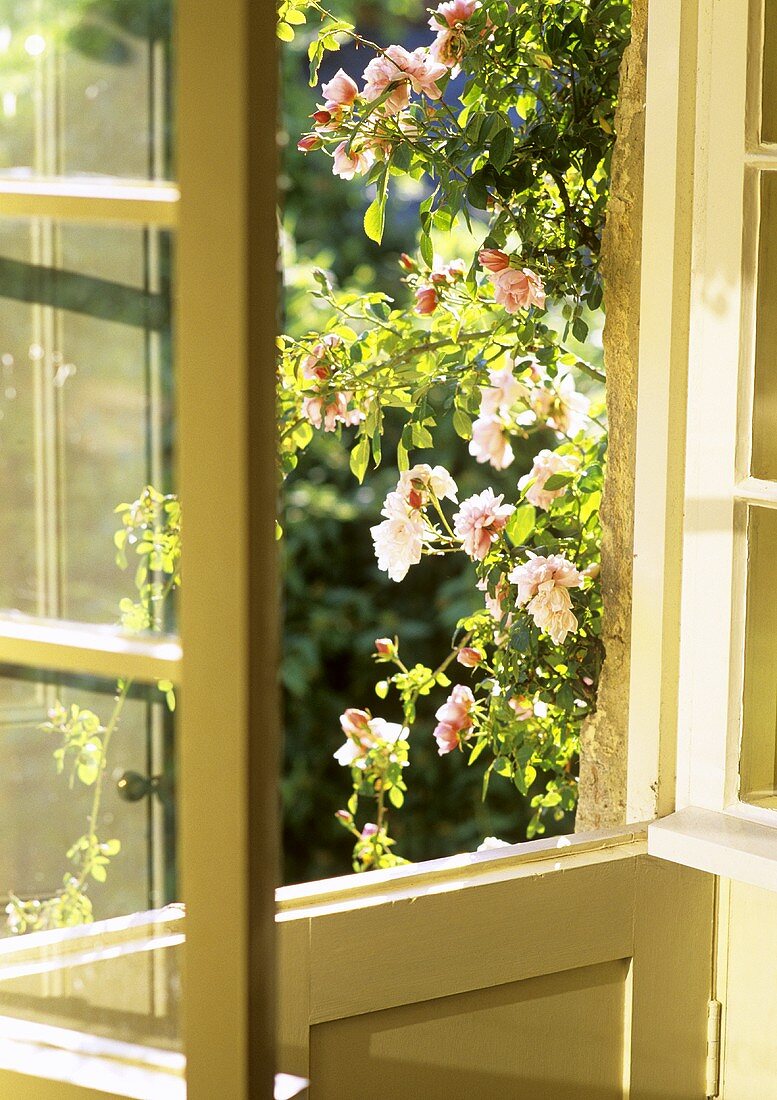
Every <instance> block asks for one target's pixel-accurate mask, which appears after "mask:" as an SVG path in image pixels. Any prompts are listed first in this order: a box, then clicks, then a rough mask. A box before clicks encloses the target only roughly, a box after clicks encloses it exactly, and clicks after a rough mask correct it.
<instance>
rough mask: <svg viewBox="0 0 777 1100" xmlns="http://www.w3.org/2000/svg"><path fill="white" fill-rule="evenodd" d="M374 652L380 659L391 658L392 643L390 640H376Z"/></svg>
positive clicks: (392, 651)
mask: <svg viewBox="0 0 777 1100" xmlns="http://www.w3.org/2000/svg"><path fill="white" fill-rule="evenodd" d="M375 652H376V653H377V654H379V656H381V657H391V656H392V655H393V653H394V643H393V642H392V640H391V638H376V639H375Z"/></svg>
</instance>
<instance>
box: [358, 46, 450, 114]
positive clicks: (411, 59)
mask: <svg viewBox="0 0 777 1100" xmlns="http://www.w3.org/2000/svg"><path fill="white" fill-rule="evenodd" d="M446 71H447V70H446V68H445V66H444V65H442V64H440V63H439V62H437V61H435V60H434V59H433V58H431V57H430V56H429V52H428V50H426V49H424V48H423V47H419V48H418V49H417V50H413V52H412V53H408V51H407V50H406V49H404V47H402V46H389V47H388V49H386V50H384V51H383V53H382V54H380V55H379V56H378V57H374V58H373V59H372V61H370V63H369V64H368V65H367V67H366V69H365V70H364V81H365V84H364V90H363V92H362V94H363V96H364V98H365V99H367V100H369V101H370V102H372V101H373V100H376V99H379V98H380V97H381V96H382V95H383V93H384V92H385V91H386V90H387V88H389V87H390V85H392V84H396V87H394V88H393V89H392V90H391V92H390V94H389V95H388V97H387V98H386V99H385V100H384V101H383V103H382V105H381V110H382V111H383V113H384V114H387V115H396V114H398V113H399V112H400V111H403V110H404V109H405V107H407V105H408V103H409V102H410V88H412V89H413V91H414V92H415V93H416V95H426V96H428V97H429V99H439V98H440V96H441V94H442V93H441V91H440V89H439V88H438V87H437V84H436V81H438V80H439V79H440V77H442V76H444V75H445V73H446Z"/></svg>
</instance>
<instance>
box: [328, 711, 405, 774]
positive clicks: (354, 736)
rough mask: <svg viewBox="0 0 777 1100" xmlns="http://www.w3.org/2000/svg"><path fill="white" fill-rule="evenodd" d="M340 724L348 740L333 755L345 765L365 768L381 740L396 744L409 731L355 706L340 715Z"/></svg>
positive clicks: (388, 743)
mask: <svg viewBox="0 0 777 1100" xmlns="http://www.w3.org/2000/svg"><path fill="white" fill-rule="evenodd" d="M340 725H341V726H342V728H343V733H344V734H345V737H346V740H345V743H344V744H342V745H341V746H340V748H339V749H338V750H337V751H336V752H335V753H333V756H334V758H335V760H336V761H337V762H338V764H342V766H343V767H350V766H356V767H357V768H363V767H364V766H365V763H366V760H365V757H366V756H367V753H368V752H369V751H370V749H372V748H375V746H376V745H377V744H378V743H379V742H383V743H384V744H387V745H395V744H396V743H397V741H400V740H404V739H405V738H406V737H407V735H408V732H409V731H408V730H407V729H406V728H405V727H404V726H400V725H399V724H398V723H397V722H387V721H386V720H385V718H371V717H370V715H369V712H368V711H364V710H355V709H353V708H350V709H349V710H346V712H345V713H344V714H342V715H341V716H340Z"/></svg>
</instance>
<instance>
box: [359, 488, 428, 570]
mask: <svg viewBox="0 0 777 1100" xmlns="http://www.w3.org/2000/svg"><path fill="white" fill-rule="evenodd" d="M381 515H382V516H385V517H386V518H385V520H384V521H383V523H379V524H377V525H376V526H375V527H371V528H370V534H371V535H372V541H373V544H374V547H375V557H376V558H377V559H378V569H382V570H383V572H385V573H388V575H389V577H390V578H391V580H392V581H397V582H398V581H401V580H404V578H405V577H406V576H407V573H408V570H409V569H410V566H411V565H417V564H418V563H419V561H420V560H421V556H422V553H423V546H424V540H425V538H426V535H427V527H426V523H425V521H424V517H423V513H422V512H419V511H417V510H415V509H413V508H411V507H409V506H408V503H407V501H406V500H405V499H404V498H403V497H402V496H401V494H400V493H396V492H394V493H389V495H388V496H387V497H386V500H385V502H384V504H383V509H382V511H381Z"/></svg>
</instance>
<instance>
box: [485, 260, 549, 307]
mask: <svg viewBox="0 0 777 1100" xmlns="http://www.w3.org/2000/svg"><path fill="white" fill-rule="evenodd" d="M489 278H490V279H491V282H492V284H493V287H494V301H495V302H498V303H499V305H501V306H504V308H505V310H506V311H507V312H508V313H517V312H518V310H519V309H524V308H525V307H526V306H539V307H540V309H542V308H543V307H544V305H545V289H544V287H543V285H542V280H541V279H540V277H539V275H535V274H534V272H533V271H530V270H529V269H528V267H524V268H523V269H522V270H521V271H518V270H517V268H514V267H508V268H505V270H504V271H497V272H496V273H494V274H492V275H490V276H489Z"/></svg>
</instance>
